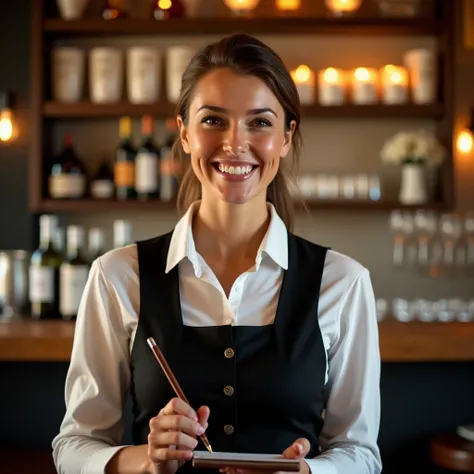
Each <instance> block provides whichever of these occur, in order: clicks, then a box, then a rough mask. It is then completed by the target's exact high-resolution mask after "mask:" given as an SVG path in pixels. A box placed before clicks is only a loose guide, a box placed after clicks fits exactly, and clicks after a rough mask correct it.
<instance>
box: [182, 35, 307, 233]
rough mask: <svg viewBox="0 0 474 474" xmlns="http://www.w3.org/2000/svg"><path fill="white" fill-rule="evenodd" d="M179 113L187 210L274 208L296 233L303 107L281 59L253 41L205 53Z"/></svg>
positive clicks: (187, 76) (191, 73)
mask: <svg viewBox="0 0 474 474" xmlns="http://www.w3.org/2000/svg"><path fill="white" fill-rule="evenodd" d="M244 91H245V92H244ZM178 113H179V117H178V123H179V126H180V130H181V140H180V141H178V142H177V143H176V147H175V150H174V151H175V156H176V157H177V158H178V159H180V161H181V162H182V163H183V164H184V165H185V166H186V165H188V169H187V172H186V173H185V176H184V179H183V182H182V185H181V189H180V194H179V196H178V205H179V208H180V210H181V211H182V212H185V211H186V210H187V209H188V208H189V206H190V205H191V204H192V203H193V202H194V201H196V200H197V199H201V198H202V199H205V200H207V199H216V198H220V199H224V200H226V201H227V202H229V203H239V204H244V203H247V204H248V205H252V206H253V205H255V204H256V201H255V200H258V201H260V203H265V201H269V202H271V203H272V204H273V205H274V206H275V208H276V211H277V213H278V214H279V215H280V217H281V218H282V219H283V221H284V222H285V224H286V226H287V227H288V228H289V229H290V230H292V228H293V198H292V197H291V196H290V191H289V186H290V185H291V184H293V183H292V180H293V173H294V171H295V170H296V168H297V165H298V161H299V152H300V147H301V135H300V131H299V125H300V103H299V96H298V91H297V89H296V87H295V84H294V82H293V80H292V78H291V75H290V74H289V72H288V71H287V69H286V67H285V65H284V63H283V62H282V60H281V59H280V57H279V56H278V55H277V54H276V53H275V52H274V51H273V50H271V49H270V48H268V47H267V46H265V45H264V44H263V43H261V42H260V41H259V40H257V39H255V38H253V37H249V36H247V35H235V36H232V37H229V38H225V39H224V40H222V41H220V42H218V43H214V44H211V45H209V46H207V47H205V48H204V49H203V50H202V51H200V52H199V54H197V55H196V56H195V57H194V58H193V60H192V61H191V63H190V64H189V66H188V68H187V70H186V72H185V73H184V75H183V79H182V88H181V98H180V101H179V102H178ZM183 148H184V149H183ZM290 151H291V152H292V153H291V156H290V157H288V158H287V159H286V160H284V161H281V159H282V158H286V157H287V155H288V154H289V152H290ZM183 152H184V153H183ZM185 154H187V155H190V157H191V161H190V162H189V160H188V158H187V157H186V156H185ZM288 161H289V163H288ZM189 165H190V166H189ZM263 208H265V206H263Z"/></svg>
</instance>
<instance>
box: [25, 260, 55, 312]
mask: <svg viewBox="0 0 474 474" xmlns="http://www.w3.org/2000/svg"><path fill="white" fill-rule="evenodd" d="M29 283H30V289H29V295H30V302H31V303H53V302H54V268H52V267H39V266H35V265H32V266H31V267H30V282H29Z"/></svg>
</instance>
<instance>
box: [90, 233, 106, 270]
mask: <svg viewBox="0 0 474 474" xmlns="http://www.w3.org/2000/svg"><path fill="white" fill-rule="evenodd" d="M104 253H105V235H104V231H103V230H102V229H101V228H99V227H92V228H91V229H89V262H91V263H92V262H93V261H94V260H96V259H97V258H99V257H100V256H101V255H103V254H104Z"/></svg>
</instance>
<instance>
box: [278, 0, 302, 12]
mask: <svg viewBox="0 0 474 474" xmlns="http://www.w3.org/2000/svg"><path fill="white" fill-rule="evenodd" d="M276 6H277V8H278V10H281V11H294V10H298V8H300V6H301V0H276Z"/></svg>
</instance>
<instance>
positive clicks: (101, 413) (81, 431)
mask: <svg viewBox="0 0 474 474" xmlns="http://www.w3.org/2000/svg"><path fill="white" fill-rule="evenodd" d="M129 359H130V357H129V336H128V334H127V333H126V331H125V329H124V326H123V322H122V318H121V311H120V304H119V301H118V296H117V292H116V291H114V288H113V287H112V286H111V285H110V283H108V282H107V280H106V278H105V277H104V273H103V268H102V265H101V261H100V259H99V260H96V261H95V262H94V263H93V264H92V267H91V270H90V273H89V278H88V282H87V285H86V287H85V289H84V293H83V296H82V300H81V304H80V308H79V312H78V315H77V321H76V328H75V334H74V344H73V349H72V355H71V362H70V366H69V369H68V373H67V377H66V385H65V398H66V414H65V417H64V419H63V421H62V424H61V428H60V432H59V434H58V435H57V436H56V437H55V438H54V440H53V443H52V447H53V458H54V463H55V465H56V469H57V471H58V473H59V474H103V473H104V472H105V466H106V464H107V463H108V461H109V460H110V459H111V457H112V456H113V455H114V454H115V453H116V452H117V451H118V450H120V449H121V448H123V446H120V443H121V441H122V436H123V432H124V427H123V420H122V415H123V406H124V403H125V398H126V391H127V389H128V386H129V383H130V369H129Z"/></svg>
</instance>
